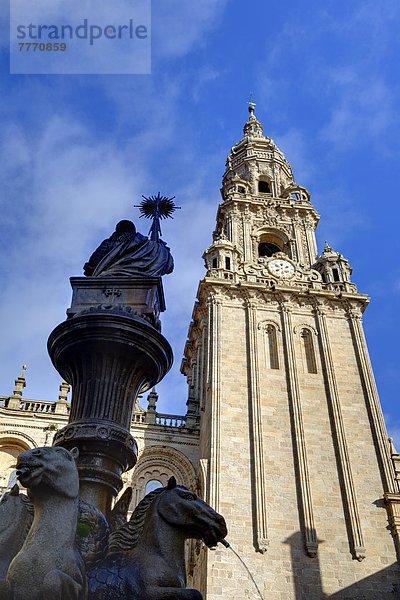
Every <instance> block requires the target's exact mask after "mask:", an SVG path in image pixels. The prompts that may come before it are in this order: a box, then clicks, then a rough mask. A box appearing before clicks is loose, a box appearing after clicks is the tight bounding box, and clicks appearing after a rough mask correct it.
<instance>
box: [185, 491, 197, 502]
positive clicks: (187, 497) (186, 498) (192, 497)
mask: <svg viewBox="0 0 400 600" xmlns="http://www.w3.org/2000/svg"><path fill="white" fill-rule="evenodd" d="M183 497H184V498H185V500H196V496H195V495H194V494H190V493H188V494H184V495H183Z"/></svg>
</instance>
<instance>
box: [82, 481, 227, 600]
mask: <svg viewBox="0 0 400 600" xmlns="http://www.w3.org/2000/svg"><path fill="white" fill-rule="evenodd" d="M226 534H227V529H226V524H225V520H224V518H223V517H222V516H221V515H219V514H218V513H216V512H215V511H214V510H213V509H212V508H211V507H210V506H209V505H208V504H206V502H204V501H203V500H201V499H200V498H198V497H197V496H196V494H194V493H193V492H191V491H190V490H188V489H187V488H185V487H183V486H178V485H177V484H176V481H175V478H174V477H171V479H170V480H169V482H168V486H167V487H165V488H158V489H156V490H154V491H153V492H150V493H149V494H147V496H145V497H144V499H143V500H142V501H141V502H140V503H139V504H138V506H137V507H136V510H135V511H134V513H133V514H132V517H131V519H130V521H129V522H128V523H127V524H126V525H125V526H123V527H121V528H120V529H119V530H117V531H115V532H114V533H112V534H111V535H110V545H109V548H110V549H109V555H108V557H107V558H106V560H105V561H103V562H102V563H101V564H100V565H99V567H98V568H96V569H93V570H92V571H90V572H89V573H88V584H89V596H88V598H89V600H109V599H111V598H112V600H125V599H126V598H129V600H178V599H179V600H202V598H203V597H202V595H201V594H200V592H198V591H197V590H194V589H186V567H185V540H186V539H190V538H193V539H202V540H204V542H205V543H206V545H207V546H208V547H213V546H216V545H217V543H218V542H219V541H221V540H223V539H224V538H225V536H226Z"/></svg>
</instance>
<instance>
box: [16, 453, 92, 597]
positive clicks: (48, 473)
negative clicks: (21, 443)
mask: <svg viewBox="0 0 400 600" xmlns="http://www.w3.org/2000/svg"><path fill="white" fill-rule="evenodd" d="M77 455H78V451H77V450H76V451H75V450H73V451H72V452H69V451H68V450H65V448H56V447H44V448H34V449H33V450H28V451H27V452H23V453H22V454H20V455H19V457H18V461H17V477H18V479H19V481H20V482H21V483H22V485H23V486H25V487H26V488H28V495H29V498H30V499H31V500H32V504H33V509H34V517H33V523H32V526H31V528H30V530H29V533H28V535H27V537H26V539H25V542H24V544H23V546H22V548H21V550H20V551H19V552H18V554H17V555H16V556H15V557H14V558H13V560H12V561H11V564H10V566H9V569H8V571H7V577H6V583H7V586H8V591H9V596H10V598H12V599H13V600H24V599H26V598H29V600H50V599H53V598H58V599H59V600H84V598H86V576H85V569H84V565H83V560H82V558H81V556H80V554H79V552H78V548H77V545H76V539H75V538H76V529H77V520H78V502H79V498H78V494H79V478H78V469H77V467H76V464H75V458H76V457H77ZM38 557H40V558H38Z"/></svg>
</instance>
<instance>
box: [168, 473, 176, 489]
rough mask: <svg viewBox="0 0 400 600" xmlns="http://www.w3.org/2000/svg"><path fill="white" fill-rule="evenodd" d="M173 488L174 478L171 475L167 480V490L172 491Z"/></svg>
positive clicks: (174, 484)
mask: <svg viewBox="0 0 400 600" xmlns="http://www.w3.org/2000/svg"><path fill="white" fill-rule="evenodd" d="M175 487H176V479H175V477H174V476H173V475H172V477H170V478H169V479H168V485H167V488H168V489H169V490H173V489H174V488H175Z"/></svg>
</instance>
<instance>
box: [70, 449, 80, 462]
mask: <svg viewBox="0 0 400 600" xmlns="http://www.w3.org/2000/svg"><path fill="white" fill-rule="evenodd" d="M70 452H71V455H72V458H73V459H74V460H76V459H77V458H78V456H79V450H78V448H77V447H76V446H75V448H72V450H70Z"/></svg>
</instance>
